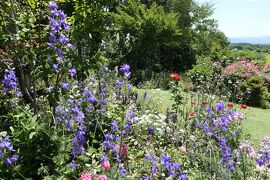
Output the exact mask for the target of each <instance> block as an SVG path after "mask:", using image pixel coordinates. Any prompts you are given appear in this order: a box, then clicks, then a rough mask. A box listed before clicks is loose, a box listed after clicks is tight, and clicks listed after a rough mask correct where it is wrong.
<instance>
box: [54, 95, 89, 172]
mask: <svg viewBox="0 0 270 180" xmlns="http://www.w3.org/2000/svg"><path fill="white" fill-rule="evenodd" d="M84 119H85V114H84V112H83V110H82V99H72V98H69V99H68V100H67V102H66V103H63V102H60V103H59V105H58V106H57V107H56V120H57V121H58V122H59V123H60V122H63V123H64V125H65V129H66V130H67V131H70V132H73V131H74V139H73V140H72V146H73V148H72V151H71V153H70V155H71V157H72V158H75V157H76V156H77V155H79V154H84V152H85V148H84V145H85V143H86V127H85V126H84V125H83V123H84ZM75 123H76V125H75ZM77 126H78V129H74V127H77ZM76 166H77V165H76V163H75V161H74V160H73V161H72V162H71V163H70V167H71V168H72V169H75V168H76Z"/></svg>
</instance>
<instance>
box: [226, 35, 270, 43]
mask: <svg viewBox="0 0 270 180" xmlns="http://www.w3.org/2000/svg"><path fill="white" fill-rule="evenodd" d="M229 41H230V42H231V43H250V44H270V36H262V37H234V38H229Z"/></svg>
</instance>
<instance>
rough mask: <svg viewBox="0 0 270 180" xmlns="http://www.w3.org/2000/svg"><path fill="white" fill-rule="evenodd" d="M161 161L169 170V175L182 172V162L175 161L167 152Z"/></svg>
mask: <svg viewBox="0 0 270 180" xmlns="http://www.w3.org/2000/svg"><path fill="white" fill-rule="evenodd" d="M160 161H161V165H162V166H163V168H165V169H166V170H167V172H168V175H169V176H175V175H177V174H178V173H180V167H181V166H180V164H178V163H173V162H172V159H171V157H170V156H169V155H168V154H167V153H166V154H164V155H163V156H162V157H161V159H160Z"/></svg>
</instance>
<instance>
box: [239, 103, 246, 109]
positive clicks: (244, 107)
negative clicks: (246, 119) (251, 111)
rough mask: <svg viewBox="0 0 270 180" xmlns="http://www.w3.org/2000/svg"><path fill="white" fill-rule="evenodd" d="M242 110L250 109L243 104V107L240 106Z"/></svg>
mask: <svg viewBox="0 0 270 180" xmlns="http://www.w3.org/2000/svg"><path fill="white" fill-rule="evenodd" d="M240 108H241V109H247V108H248V106H247V105H245V104H243V105H241V106H240Z"/></svg>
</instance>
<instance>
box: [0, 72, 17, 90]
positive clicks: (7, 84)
mask: <svg viewBox="0 0 270 180" xmlns="http://www.w3.org/2000/svg"><path fill="white" fill-rule="evenodd" d="M3 84H4V89H3V90H4V92H8V91H9V90H12V89H15V88H16V87H17V79H16V75H15V71H14V69H9V70H5V75H4V79H3Z"/></svg>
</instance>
